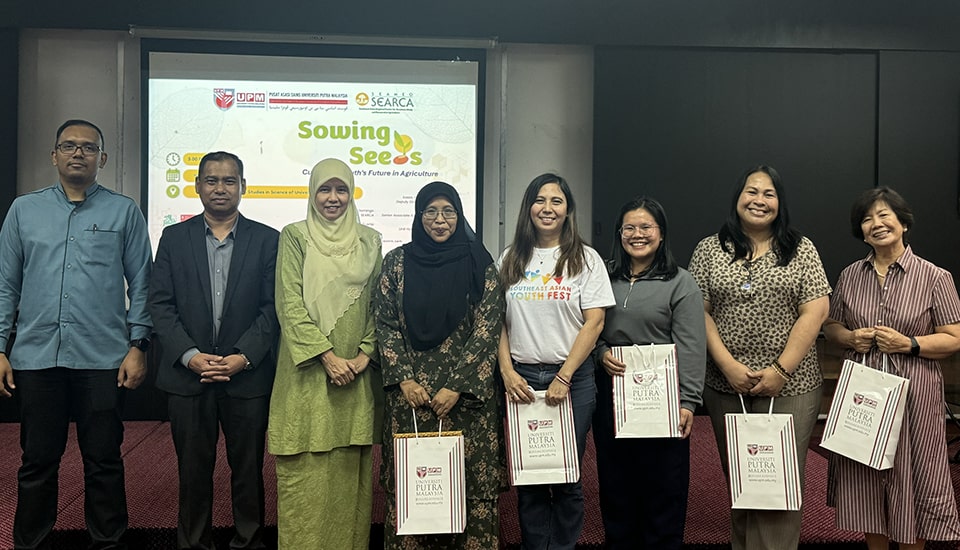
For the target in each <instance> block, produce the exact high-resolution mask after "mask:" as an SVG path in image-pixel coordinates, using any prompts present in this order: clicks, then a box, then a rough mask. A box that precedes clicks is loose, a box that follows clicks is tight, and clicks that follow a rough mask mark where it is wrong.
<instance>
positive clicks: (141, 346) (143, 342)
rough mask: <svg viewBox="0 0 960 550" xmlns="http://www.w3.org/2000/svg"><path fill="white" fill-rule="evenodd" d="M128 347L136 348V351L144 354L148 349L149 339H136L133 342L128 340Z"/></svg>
mask: <svg viewBox="0 0 960 550" xmlns="http://www.w3.org/2000/svg"><path fill="white" fill-rule="evenodd" d="M130 347H131V348H137V349H138V350H140V351H142V352H144V353H146V351H147V350H149V349H150V339H149V338H137V339H135V340H130Z"/></svg>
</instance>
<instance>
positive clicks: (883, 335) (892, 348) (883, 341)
mask: <svg viewBox="0 0 960 550" xmlns="http://www.w3.org/2000/svg"><path fill="white" fill-rule="evenodd" d="M874 328H875V331H876V332H875V334H874V339H875V340H876V341H877V348H878V349H879V350H880V351H882V352H883V353H910V338H908V337H906V336H904V335H902V334H900V333H899V332H897V331H895V330H893V329H892V328H890V327H885V326H883V325H877V326H876V327H874Z"/></svg>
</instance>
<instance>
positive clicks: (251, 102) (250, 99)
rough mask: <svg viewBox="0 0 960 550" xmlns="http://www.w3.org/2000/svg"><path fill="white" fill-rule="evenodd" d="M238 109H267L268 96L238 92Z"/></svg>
mask: <svg viewBox="0 0 960 550" xmlns="http://www.w3.org/2000/svg"><path fill="white" fill-rule="evenodd" d="M236 101H237V108H238V109H239V108H244V107H246V108H250V107H253V108H259V109H266V108H267V94H265V93H264V92H237V93H236Z"/></svg>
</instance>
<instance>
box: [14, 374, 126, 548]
mask: <svg viewBox="0 0 960 550" xmlns="http://www.w3.org/2000/svg"><path fill="white" fill-rule="evenodd" d="M14 379H15V382H16V384H17V391H18V392H19V394H20V403H21V406H20V448H21V449H22V450H23V463H22V465H21V466H20V470H19V471H18V472H17V511H16V515H15V516H14V519H13V544H14V547H15V548H17V549H18V550H19V549H27V548H49V547H50V546H49V537H48V535H49V534H50V532H51V531H53V526H54V524H55V523H56V521H57V491H58V489H59V487H58V484H57V481H58V474H59V471H60V459H61V457H62V456H63V452H64V449H65V448H66V445H67V429H68V426H69V424H70V418H71V417H72V418H73V419H75V420H76V423H77V442H78V443H79V445H80V455H81V457H82V458H83V483H84V503H83V509H84V517H85V519H86V523H87V531H88V532H89V533H90V536H91V538H92V539H93V544H92V545H91V548H96V549H125V548H126V545H125V544H124V543H122V542H121V537H122V536H123V534H124V532H125V531H126V529H127V497H126V492H125V488H124V478H123V459H122V458H121V456H120V444H121V443H122V442H123V422H122V421H121V419H120V410H121V408H122V405H123V392H124V390H122V389H119V388H117V369H108V370H80V369H67V368H63V367H56V368H50V369H42V370H31V371H25V370H18V371H16V372H15V373H14Z"/></svg>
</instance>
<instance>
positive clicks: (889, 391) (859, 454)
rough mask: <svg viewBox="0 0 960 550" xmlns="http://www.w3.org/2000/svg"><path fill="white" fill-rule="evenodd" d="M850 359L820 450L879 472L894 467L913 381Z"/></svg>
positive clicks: (843, 371)
mask: <svg viewBox="0 0 960 550" xmlns="http://www.w3.org/2000/svg"><path fill="white" fill-rule="evenodd" d="M882 361H883V367H882V370H876V369H873V368H870V367H868V366H867V365H864V364H862V363H857V362H855V361H851V360H849V359H847V360H846V361H844V362H843V369H842V370H841V371H840V379H839V380H838V381H837V389H836V391H835V392H834V394H833V402H832V403H831V404H830V414H828V415H827V422H826V424H825V425H824V428H823V439H822V440H821V441H820V446H821V447H823V448H824V449H829V450H831V451H833V452H835V453H837V454H839V455H843V456H845V457H847V458H849V459H851V460H856V461H857V462H860V463H862V464H866V465H867V466H870V467H871V468H875V469H877V470H886V469H889V468H892V467H893V460H894V458H895V457H896V455H897V443H898V442H899V441H900V425H901V424H902V422H903V410H904V407H906V404H907V390H908V389H909V387H910V380H907V379H906V378H901V377H899V376H897V375H895V374H891V373H888V372H887V356H886V355H884V356H883V359H882Z"/></svg>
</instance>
